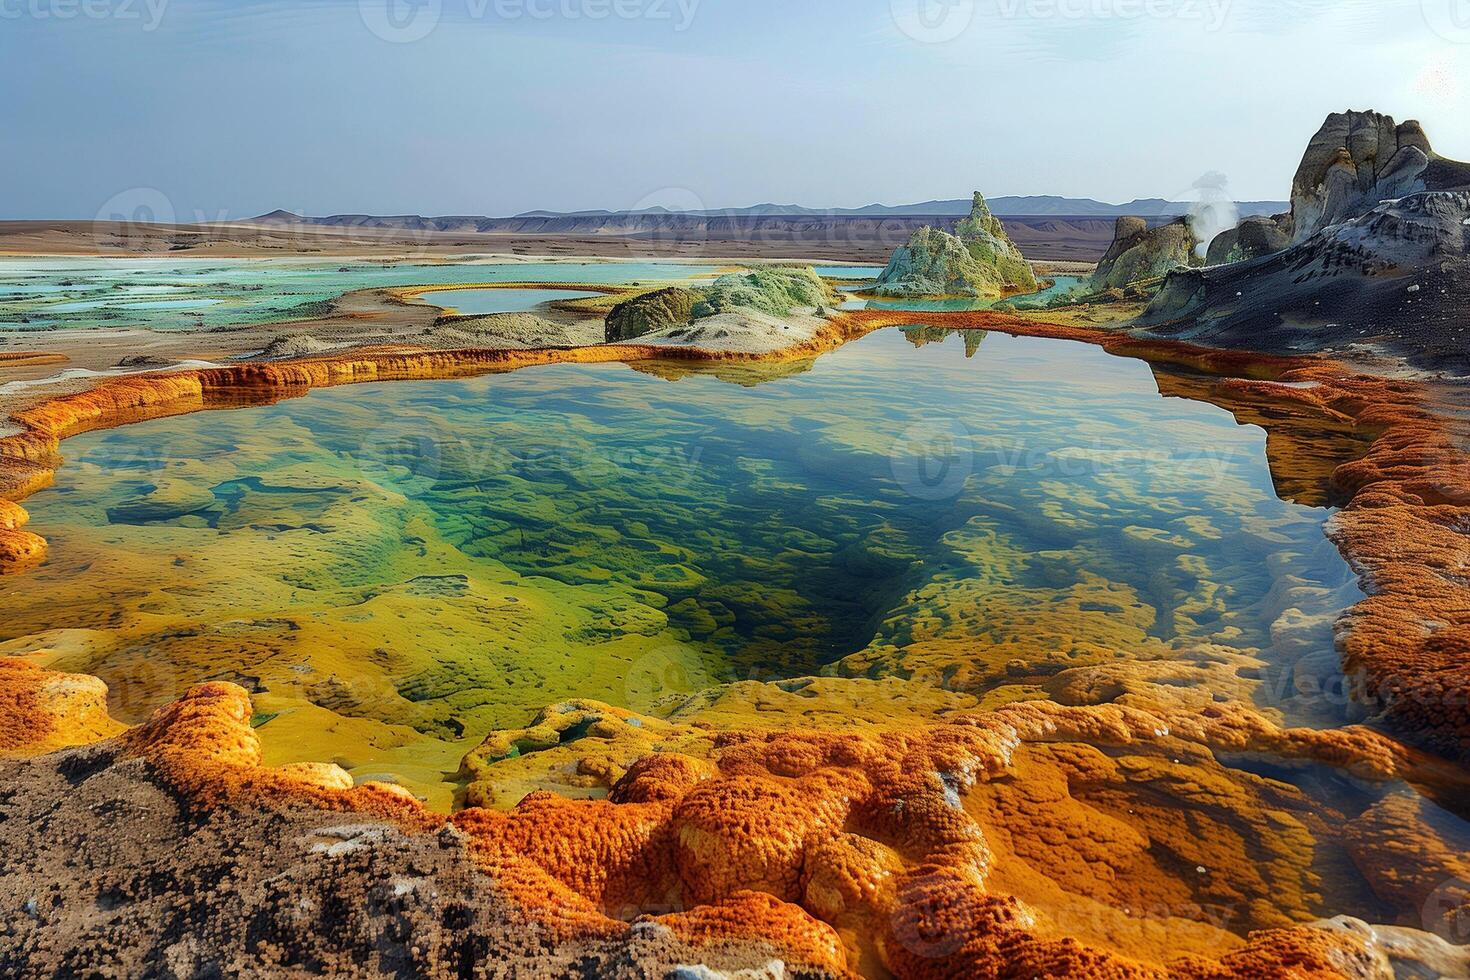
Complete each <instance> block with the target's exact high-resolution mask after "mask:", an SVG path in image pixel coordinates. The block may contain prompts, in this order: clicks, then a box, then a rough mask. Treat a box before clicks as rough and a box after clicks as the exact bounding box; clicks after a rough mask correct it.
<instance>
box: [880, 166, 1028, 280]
mask: <svg viewBox="0 0 1470 980" xmlns="http://www.w3.org/2000/svg"><path fill="white" fill-rule="evenodd" d="M1035 290H1036V274H1035V273H1034V272H1033V271H1032V269H1031V264H1030V263H1029V262H1027V261H1026V259H1025V257H1024V256H1023V255H1022V254H1021V250H1020V249H1019V248H1017V247H1016V245H1015V243H1014V242H1012V241H1011V239H1010V236H1009V235H1007V234H1006V230H1005V227H1004V226H1003V225H1002V224H1001V222H1000V219H999V218H997V217H995V215H993V214H991V213H990V207H989V206H988V205H987V204H986V203H985V197H984V195H982V194H981V193H980V192H979V191H976V192H975V199H974V205H973V207H972V209H971V211H970V216H969V217H968V218H965V219H963V220H961V221H960V222H959V223H958V224H957V225H956V226H955V233H954V234H953V235H951V234H949V233H948V232H944V231H940V230H939V229H937V228H921V229H919V230H918V231H917V232H915V233H914V235H913V237H911V238H910V239H909V241H908V244H907V245H904V246H903V247H902V248H899V249H898V250H896V251H895V252H894V253H893V258H892V259H890V260H889V262H888V267H887V268H886V269H884V270H883V274H882V275H880V276H879V277H878V285H877V286H876V287H875V288H874V290H873V291H874V292H875V293H877V294H878V295H880V296H908V297H914V296H974V297H991V298H993V297H1000V296H1006V295H1010V294H1013V293H1029V292H1034V291H1035Z"/></svg>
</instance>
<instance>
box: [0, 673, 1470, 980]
mask: <svg viewBox="0 0 1470 980" xmlns="http://www.w3.org/2000/svg"><path fill="white" fill-rule="evenodd" d="M9 676H10V679H11V683H10V685H9V686H10V688H11V689H12V691H16V692H17V693H20V694H21V695H22V696H21V697H20V698H18V699H15V700H13V701H12V703H14V704H16V705H17V708H18V710H21V711H25V712H27V713H28V716H29V717H30V718H32V719H34V718H36V717H37V715H38V714H43V713H44V712H45V711H47V710H54V709H47V708H45V707H43V706H44V705H45V704H46V703H47V701H48V699H50V698H53V697H54V693H53V692H54V685H55V681H56V679H57V678H58V676H59V675H55V674H51V673H49V672H47V671H43V670H40V669H37V668H30V667H24V668H20V669H19V670H12V672H11V673H10V674H9ZM250 711H251V707H250V701H249V697H248V696H247V695H246V693H245V692H244V691H243V690H241V689H240V688H237V687H234V686H232V685H228V684H207V685H203V686H201V687H199V688H196V689H195V690H193V691H192V692H190V694H189V695H188V696H186V697H185V698H183V699H181V700H180V701H178V702H176V703H174V704H172V705H170V706H168V707H166V708H163V709H160V710H159V711H158V712H157V713H156V714H155V715H154V717H153V718H152V719H150V720H149V721H148V722H147V723H145V724H143V725H141V726H139V727H137V728H135V729H132V730H130V731H127V732H126V733H124V734H123V735H121V736H120V737H118V738H116V739H115V740H114V741H112V742H108V743H103V744H102V745H99V746H98V748H104V747H105V746H111V748H109V749H107V753H110V754H109V755H107V758H109V759H110V760H111V761H110V763H109V764H110V765H112V766H124V765H127V764H128V762H129V760H141V761H143V762H145V763H146V764H147V766H148V768H147V770H146V771H147V773H148V774H149V775H148V777H147V778H148V779H151V780H156V781H158V782H159V783H160V784H162V785H165V786H167V787H169V789H170V790H171V792H173V793H174V794H175V795H176V798H177V799H178V800H179V802H180V804H181V805H183V806H184V807H185V808H186V809H187V810H197V811H198V812H200V813H207V812H211V811H214V810H217V809H218V808H221V807H225V808H229V809H231V810H233V811H237V812H238V811H242V810H244V811H251V810H256V809H263V810H266V811H271V810H278V811H280V812H282V813H284V812H286V810H288V809H290V808H297V809H299V808H301V807H303V806H305V807H307V808H309V809H310V810H313V811H326V812H339V813H342V814H343V815H344V819H345V818H347V816H348V815H350V821H351V822H352V823H353V824H354V825H355V824H359V823H361V822H362V821H379V822H384V823H386V824H388V825H391V826H393V827H395V828H398V831H399V832H402V833H408V834H410V835H423V834H439V835H440V839H441V840H453V841H460V842H462V845H455V846H464V847H467V848H468V853H469V854H470V855H471V857H472V859H473V860H474V861H475V862H476V863H477V864H478V866H479V867H480V869H481V870H482V871H483V872H484V873H486V874H487V875H488V877H489V878H490V879H491V880H493V881H494V882H495V883H496V885H497V887H498V888H500V889H502V890H503V891H504V892H505V894H507V895H508V896H509V897H510V898H511V899H512V900H513V902H514V904H515V906H516V907H518V908H520V909H521V910H522V913H523V914H524V915H525V916H526V917H527V921H528V922H534V923H535V924H536V927H537V928H538V929H550V932H549V933H548V935H551V936H553V937H556V940H557V941H558V942H587V941H599V942H603V941H613V942H624V941H633V939H634V938H635V937H638V936H642V935H648V934H649V933H650V930H652V931H653V932H654V933H656V934H658V935H667V936H668V937H671V938H672V939H674V940H677V941H679V942H681V943H684V944H687V945H688V946H690V947H693V948H702V947H708V948H711V949H715V948H723V949H729V948H742V949H744V948H755V947H756V946H758V947H759V948H761V949H763V950H768V951H770V953H771V955H773V956H777V957H779V958H781V959H783V960H784V961H785V962H786V963H787V964H788V966H790V967H791V968H792V969H793V970H797V971H806V972H808V973H810V974H813V975H824V976H844V975H850V974H853V973H857V972H861V973H862V974H864V975H882V974H883V973H885V972H891V973H894V974H896V975H899V976H905V977H972V976H996V977H1001V976H1021V975H1033V974H1035V973H1038V972H1039V973H1042V974H1044V975H1049V976H1070V977H1097V976H1117V977H1165V976H1174V977H1262V976H1268V977H1269V976H1281V977H1364V976H1375V975H1378V974H1377V973H1375V970H1379V969H1381V968H1383V966H1384V964H1383V963H1382V961H1381V959H1380V956H1381V954H1379V953H1377V952H1376V951H1372V950H1370V949H1369V948H1367V947H1366V946H1365V945H1364V944H1363V942H1362V940H1361V939H1360V938H1358V937H1356V936H1354V935H1353V934H1351V933H1348V932H1342V931H1325V930H1318V929H1314V928H1308V927H1304V926H1302V925H1300V924H1299V923H1300V922H1306V921H1311V918H1312V915H1313V909H1312V908H1311V906H1313V905H1314V904H1315V902H1316V898H1317V896H1315V895H1314V894H1313V893H1314V891H1316V890H1318V889H1322V890H1326V889H1329V888H1333V887H1337V883H1336V882H1335V881H1332V880H1327V879H1324V878H1323V876H1324V875H1332V874H1336V873H1338V872H1337V871H1336V870H1333V869H1335V868H1336V867H1337V866H1338V864H1339V862H1338V861H1336V860H1335V859H1333V858H1331V856H1330V852H1332V851H1333V850H1334V849H1336V848H1337V847H1339V844H1338V843H1337V842H1336V841H1335V840H1334V836H1335V833H1334V828H1331V827H1328V826H1327V825H1326V823H1327V821H1330V820H1331V819H1332V818H1333V815H1332V814H1330V813H1325V812H1319V811H1318V809H1317V804H1316V802H1315V801H1314V800H1313V799H1312V798H1311V797H1310V796H1309V795H1307V794H1306V793H1304V792H1303V791H1300V790H1297V789H1295V788H1292V787H1289V786H1286V785H1285V784H1280V783H1275V782H1274V781H1269V780H1263V779H1261V778H1260V777H1256V776H1253V775H1251V774H1249V773H1247V772H1244V771H1241V770H1234V769H1231V768H1230V767H1229V766H1227V765H1225V764H1224V763H1221V762H1218V761H1216V760H1215V757H1214V751H1213V750H1212V749H1211V748H1209V744H1210V743H1212V742H1216V741H1218V742H1219V743H1220V744H1221V745H1225V746H1230V747H1232V748H1234V749H1236V750H1239V749H1245V748H1249V749H1252V750H1255V751H1262V752H1264V751H1271V752H1273V753H1275V754H1277V755H1279V756H1280V757H1281V758H1283V759H1284V760H1295V761H1296V762H1298V763H1302V764H1306V763H1312V762H1323V761H1330V762H1331V763H1332V764H1347V765H1349V766H1350V767H1351V769H1352V772H1353V775H1354V776H1355V777H1356V778H1358V779H1360V780H1366V781H1369V782H1373V781H1389V780H1394V779H1397V778H1409V779H1415V780H1417V779H1423V780H1428V781H1433V780H1435V779H1438V778H1441V777H1442V776H1443V773H1442V772H1440V771H1439V770H1438V769H1437V768H1436V764H1435V763H1434V762H1433V760H1431V759H1429V758H1427V757H1424V756H1420V755H1418V754H1416V753H1413V752H1412V751H1410V750H1406V749H1403V748H1402V747H1400V746H1397V745H1396V744H1394V743H1392V742H1391V741H1390V740H1388V739H1386V738H1384V737H1382V736H1379V735H1376V734H1374V733H1372V732H1368V731H1365V730H1348V731H1345V732H1317V731H1306V730H1296V731H1287V730H1282V729H1280V728H1278V727H1276V726H1274V725H1273V724H1272V723H1271V722H1269V721H1268V720H1266V719H1265V718H1263V717H1261V716H1258V715H1255V714H1253V713H1252V712H1249V711H1247V710H1245V709H1241V708H1238V707H1230V706H1222V707H1221V708H1220V709H1219V710H1217V711H1215V712H1212V713H1209V714H1208V715H1207V716H1205V717H1202V718H1195V719H1189V718H1184V717H1180V718H1169V717H1164V716H1160V715H1158V714H1153V713H1150V712H1145V711H1140V710H1134V709H1126V708H1120V707H1117V706H1112V705H1103V706H1092V707H1065V706H1061V705H1056V704H1053V703H1050V702H1036V703H1028V704H1023V705H1012V706H1008V707H1006V708H1002V709H1000V710H998V711H994V712H976V713H972V714H964V715H959V716H956V717H954V718H952V719H951V720H950V722H949V723H946V724H940V725H935V726H930V727H927V728H924V729H922V730H918V731H914V732H911V733H905V734H883V735H830V734H829V735H813V734H799V733H798V734H791V733H787V734H779V735H777V734H771V735H761V734H756V733H746V734H728V735H726V736H723V737H722V738H721V739H720V740H719V742H718V744H717V746H716V748H715V750H714V752H713V754H712V756H711V758H710V759H708V760H699V759H693V758H689V757H684V756H678V755H653V756H648V757H645V758H644V759H642V760H641V761H639V762H637V763H635V764H634V765H632V766H631V767H630V768H629V769H628V770H627V772H626V774H625V775H624V776H623V777H622V779H620V780H619V781H618V783H617V784H616V786H615V787H614V788H613V790H612V792H611V794H610V796H609V798H608V799H607V800H567V799H563V798H560V797H556V796H552V795H550V794H533V795H532V796H530V797H528V798H527V799H526V800H524V801H522V802H521V803H520V804H519V805H518V806H516V807H514V808H513V809H511V810H509V811H507V812H495V811H488V810H478V809H473V810H467V811H462V812H461V813H459V814H457V815H455V816H454V817H452V818H447V817H444V816H441V815H436V814H433V813H430V812H428V811H427V810H425V809H424V808H423V807H422V806H421V805H420V804H418V803H417V801H415V800H413V799H412V798H410V797H407V796H406V794H403V793H402V792H401V791H396V790H394V789H392V788H390V787H384V786H373V785H367V786H360V787H355V788H353V787H350V786H349V785H348V781H347V780H345V779H344V778H343V774H341V773H340V771H337V770H335V769H334V767H331V766H318V767H310V766H293V767H285V768H283V769H278V770H269V769H264V768H262V767H261V766H260V764H259V759H260V750H259V741H258V739H257V738H256V736H255V734H254V732H253V731H252V730H251V729H250V727H249V718H250ZM1028 801H1029V802H1028ZM1130 810H1131V811H1132V812H1131V813H1130V812H1129V811H1130ZM1125 814H1127V815H1126V816H1125ZM1400 818H1402V820H1403V821H1405V823H1404V829H1402V830H1401V833H1400V838H1401V839H1404V838H1403V835H1406V834H1416V833H1418V832H1419V831H1416V829H1415V828H1417V827H1421V826H1422V824H1423V821H1422V820H1420V819H1419V818H1418V817H1417V816H1416V815H1415V814H1413V813H1409V814H1404V815H1396V817H1395V820H1396V821H1397V820H1399V819H1400ZM446 826H449V827H452V828H453V829H454V830H455V831H457V834H456V835H452V836H451V837H450V838H444V837H443V836H442V832H443V831H444V829H445V827H446ZM1422 833H1423V835H1424V840H1425V841H1426V842H1427V843H1425V844H1424V845H1422V846H1417V847H1416V850H1415V851H1414V853H1415V855H1416V862H1417V863H1416V864H1415V866H1414V875H1415V876H1416V877H1422V878H1423V879H1424V880H1429V879H1431V878H1433V877H1434V876H1435V875H1441V876H1443V875H1445V874H1448V873H1452V872H1453V870H1454V869H1455V868H1457V867H1459V865H1458V864H1456V863H1455V862H1456V861H1457V860H1458V854H1456V853H1453V852H1451V851H1449V850H1447V849H1446V847H1445V846H1444V842H1442V841H1440V839H1439V838H1435V837H1434V836H1433V834H1434V833H1435V829H1434V828H1432V827H1423V830H1422ZM1023 841H1024V843H1023ZM445 846H448V845H445ZM1406 846H1409V845H1408V843H1407V842H1406ZM1242 847H1244V848H1246V849H1247V851H1251V849H1254V848H1267V849H1268V850H1269V849H1273V848H1274V849H1276V852H1277V853H1276V855H1275V856H1274V857H1272V856H1270V855H1268V854H1259V853H1245V854H1242V853H1241V851H1240V849H1241V848H1242ZM1089 849H1092V850H1089ZM1165 855H1169V857H1168V858H1167V859H1164V858H1165ZM1074 861H1080V862H1083V863H1091V864H1092V865H1093V867H1092V871H1091V873H1090V874H1083V873H1081V871H1082V867H1083V864H1075V865H1074V864H1073V862H1074ZM1206 861H1209V862H1212V863H1213V865H1214V866H1213V867H1208V866H1206V865H1205V864H1204V863H1203V862H1206ZM1196 863H1198V866H1199V867H1205V868H1206V872H1207V873H1199V872H1198V871H1197V870H1196V867H1195V865H1196ZM1180 864H1183V865H1187V866H1188V867H1186V868H1182V869H1181V868H1180V867H1179V865H1180ZM1262 868H1265V869H1266V872H1265V873H1266V875H1267V876H1268V877H1269V879H1270V880H1264V879H1262V878H1261V877H1259V875H1260V874H1261V873H1262V872H1261V869H1262ZM1273 887H1277V888H1285V889H1288V890H1289V889H1292V888H1297V889H1300V894H1299V895H1297V896H1293V895H1292V894H1287V895H1284V896H1282V895H1276V896H1270V895H1269V894H1268V893H1269V891H1270V890H1271V889H1272V888H1273ZM1405 887H1411V884H1410V883H1406V886H1405ZM1018 893H1020V894H1018ZM1268 898H1271V899H1272V900H1271V901H1268ZM1112 902H1120V903H1123V905H1124V907H1123V908H1118V907H1115V906H1113V905H1112V904H1110V903H1112ZM1298 902H1299V903H1300V904H1301V906H1302V907H1301V908H1296V907H1295V905H1296V903H1298ZM1211 905H1222V906H1228V907H1229V908H1231V909H1233V910H1234V913H1235V915H1236V916H1238V918H1235V919H1231V918H1230V917H1229V916H1222V917H1219V918H1216V919H1214V920H1211V919H1210V918H1209V917H1208V916H1202V915H1200V913H1199V910H1200V909H1203V908H1208V907H1210V906H1211ZM1282 909H1285V910H1286V911H1284V912H1283V911H1282ZM1227 926H1228V927H1229V928H1226V927H1227ZM1247 934H1249V938H1246V936H1247ZM1018 971H1019V972H1018Z"/></svg>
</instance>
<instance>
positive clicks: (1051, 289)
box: [854, 276, 1082, 313]
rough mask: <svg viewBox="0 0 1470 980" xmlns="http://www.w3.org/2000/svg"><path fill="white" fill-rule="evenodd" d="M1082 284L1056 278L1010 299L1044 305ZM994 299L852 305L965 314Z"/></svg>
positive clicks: (988, 305) (879, 301) (1074, 278)
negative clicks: (1032, 290) (1042, 286)
mask: <svg viewBox="0 0 1470 980" xmlns="http://www.w3.org/2000/svg"><path fill="white" fill-rule="evenodd" d="M1081 282H1082V279H1081V278H1079V277H1077V276H1057V277H1056V278H1055V281H1054V282H1053V283H1052V285H1050V286H1048V287H1047V288H1046V289H1042V290H1039V291H1038V292H1035V293H1027V294H1026V295H1024V296H1014V297H1010V298H1011V299H1014V300H1015V301H1016V302H1019V303H1036V304H1042V303H1046V302H1047V301H1048V300H1051V299H1053V298H1055V297H1057V296H1063V295H1065V294H1066V293H1068V292H1069V291H1071V290H1072V289H1073V288H1074V287H1075V286H1077V285H1078V284H1079V283H1081ZM999 302H1001V301H1000V300H996V299H868V300H863V301H861V305H857V304H854V306H855V307H856V308H857V309H868V310H917V311H919V312H921V313H967V312H970V311H972V310H988V309H990V308H991V307H992V306H994V305H995V304H996V303H999Z"/></svg>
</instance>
